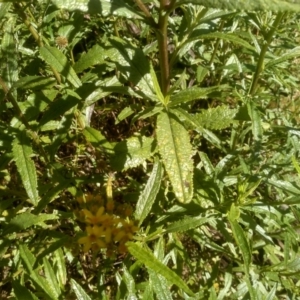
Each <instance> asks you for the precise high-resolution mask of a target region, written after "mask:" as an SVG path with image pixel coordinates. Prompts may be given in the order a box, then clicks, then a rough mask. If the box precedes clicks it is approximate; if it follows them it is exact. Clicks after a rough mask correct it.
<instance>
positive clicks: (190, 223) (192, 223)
mask: <svg viewBox="0 0 300 300" xmlns="http://www.w3.org/2000/svg"><path fill="white" fill-rule="evenodd" d="M208 221H209V218H204V217H202V216H198V217H193V218H192V217H186V218H184V219H182V220H180V221H177V222H174V223H172V224H170V225H169V226H168V227H167V229H166V232H183V231H187V230H191V229H193V228H197V227H199V226H201V225H203V224H205V223H207V222H208Z"/></svg>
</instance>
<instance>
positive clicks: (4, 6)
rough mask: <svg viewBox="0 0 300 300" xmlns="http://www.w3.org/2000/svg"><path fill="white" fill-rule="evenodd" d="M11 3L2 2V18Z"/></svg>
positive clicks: (0, 8) (0, 10)
mask: <svg viewBox="0 0 300 300" xmlns="http://www.w3.org/2000/svg"><path fill="white" fill-rule="evenodd" d="M10 6H11V3H0V19H2V18H3V17H4V16H5V15H6V13H7V12H8V10H9V8H10Z"/></svg>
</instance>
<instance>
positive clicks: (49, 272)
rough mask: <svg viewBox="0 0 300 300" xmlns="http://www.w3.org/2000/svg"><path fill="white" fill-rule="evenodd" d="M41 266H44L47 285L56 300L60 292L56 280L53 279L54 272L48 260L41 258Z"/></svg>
mask: <svg viewBox="0 0 300 300" xmlns="http://www.w3.org/2000/svg"><path fill="white" fill-rule="evenodd" d="M43 265H44V271H45V277H46V280H47V282H48V284H49V287H50V288H51V290H52V292H53V294H54V295H55V296H56V298H59V296H60V294H61V291H60V287H59V285H58V282H57V279H56V277H55V273H54V270H53V268H52V266H51V265H50V263H49V260H48V259H47V258H46V257H44V258H43Z"/></svg>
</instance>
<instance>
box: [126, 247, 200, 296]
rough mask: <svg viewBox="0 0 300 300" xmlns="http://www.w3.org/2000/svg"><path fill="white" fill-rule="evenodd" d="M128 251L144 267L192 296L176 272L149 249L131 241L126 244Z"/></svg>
mask: <svg viewBox="0 0 300 300" xmlns="http://www.w3.org/2000/svg"><path fill="white" fill-rule="evenodd" d="M126 245H127V247H128V250H129V252H130V253H131V254H132V255H133V256H134V257H135V258H137V259H138V260H140V261H141V262H142V263H143V264H145V266H146V267H148V268H150V269H151V270H153V271H154V272H156V273H158V274H160V275H161V276H163V277H164V278H166V279H167V280H168V281H169V282H170V283H172V284H175V285H177V286H178V287H179V288H181V289H182V290H183V291H185V292H186V293H187V294H188V295H190V296H194V293H193V292H192V291H191V290H190V289H189V287H188V286H187V284H186V283H185V282H184V281H183V279H181V278H180V277H179V276H178V275H177V274H176V273H174V272H173V271H172V270H171V269H169V268H168V267H167V266H166V265H164V264H163V263H162V262H160V261H159V260H158V259H157V258H156V257H155V256H154V255H153V254H152V253H151V252H150V251H148V250H146V249H144V248H142V247H140V246H138V245H137V244H135V243H133V242H128V243H127V244H126Z"/></svg>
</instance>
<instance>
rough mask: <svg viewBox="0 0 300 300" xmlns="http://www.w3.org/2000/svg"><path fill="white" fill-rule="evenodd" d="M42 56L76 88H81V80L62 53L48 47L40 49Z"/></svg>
mask: <svg viewBox="0 0 300 300" xmlns="http://www.w3.org/2000/svg"><path fill="white" fill-rule="evenodd" d="M40 54H41V56H42V58H43V59H44V60H45V61H46V63H48V64H49V65H50V66H52V67H53V68H54V69H56V70H57V71H58V72H60V73H61V74H62V75H63V76H64V77H66V78H67V80H68V81H69V82H70V83H71V84H72V85H73V86H74V87H76V88H77V87H80V86H81V81H80V79H79V78H78V77H77V75H76V73H75V71H74V69H73V68H72V67H71V65H70V63H69V62H68V59H67V58H66V57H65V55H64V54H63V53H62V52H61V51H59V50H58V49H57V48H54V47H50V46H48V45H46V46H43V47H41V48H40Z"/></svg>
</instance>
